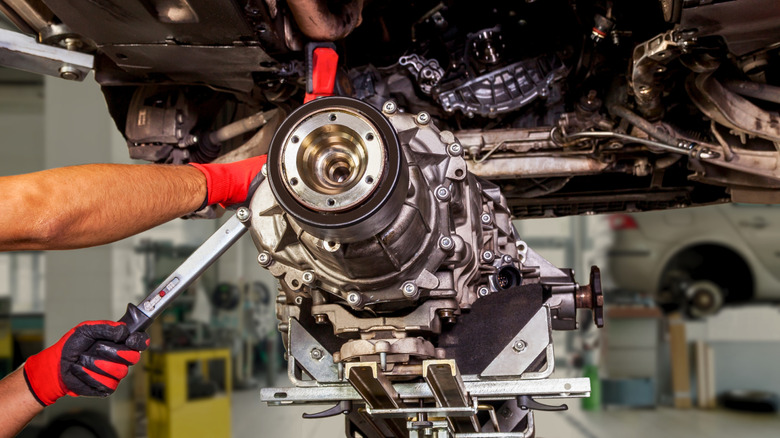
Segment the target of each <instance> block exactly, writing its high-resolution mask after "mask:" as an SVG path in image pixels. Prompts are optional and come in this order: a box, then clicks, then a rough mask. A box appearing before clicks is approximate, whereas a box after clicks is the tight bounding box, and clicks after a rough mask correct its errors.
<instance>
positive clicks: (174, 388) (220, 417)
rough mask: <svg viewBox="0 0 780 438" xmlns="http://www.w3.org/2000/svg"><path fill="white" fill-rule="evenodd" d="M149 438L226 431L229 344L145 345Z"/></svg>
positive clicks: (219, 434) (212, 434)
mask: <svg viewBox="0 0 780 438" xmlns="http://www.w3.org/2000/svg"><path fill="white" fill-rule="evenodd" d="M146 370H147V376H148V377H147V379H148V382H149V399H148V401H147V407H146V413H147V414H146V415H147V419H148V424H147V435H148V436H149V438H192V437H194V436H203V437H206V436H207V437H213V438H218V437H225V438H229V437H230V393H231V388H232V381H231V378H232V376H231V373H230V370H231V363H230V350H229V349H227V348H219V349H192V350H174V351H150V352H149V353H148V355H147V367H146Z"/></svg>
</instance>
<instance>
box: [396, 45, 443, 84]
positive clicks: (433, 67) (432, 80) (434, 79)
mask: <svg viewBox="0 0 780 438" xmlns="http://www.w3.org/2000/svg"><path fill="white" fill-rule="evenodd" d="M398 63H399V64H400V65H402V66H405V67H406V68H408V69H409V72H410V73H411V74H412V76H414V79H415V80H416V81H417V85H419V86H420V91H422V92H423V93H425V94H431V89H432V88H433V87H435V86H436V85H438V84H439V81H441V78H442V76H444V69H442V68H441V66H440V65H439V61H437V60H435V59H430V60H429V59H425V58H422V57H420V56H419V55H417V54H414V53H413V54H411V55H408V56H402V57H401V58H400V59H399V60H398Z"/></svg>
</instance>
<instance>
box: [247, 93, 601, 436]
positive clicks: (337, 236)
mask: <svg viewBox="0 0 780 438" xmlns="http://www.w3.org/2000/svg"><path fill="white" fill-rule="evenodd" d="M382 108H383V111H382V112H380V111H379V110H377V109H375V108H374V107H372V106H370V105H367V104H365V103H363V102H361V101H358V100H355V99H348V98H340V97H329V98H320V99H317V100H315V101H313V102H311V103H309V104H306V105H304V106H302V107H300V108H299V109H298V110H296V111H294V112H293V113H292V114H291V115H290V116H289V117H288V118H287V120H285V121H284V122H283V123H282V125H281V126H280V128H279V130H278V131H277V133H276V135H275V136H274V139H273V141H272V143H271V148H270V151H269V158H268V162H267V164H266V169H265V172H266V174H267V175H268V179H267V180H266V182H264V183H263V184H261V185H260V187H259V188H258V190H257V192H256V194H255V196H254V197H253V198H252V201H251V203H250V205H249V208H250V209H251V211H252V217H251V226H250V231H251V234H252V237H253V240H254V242H255V245H256V246H257V248H258V251H259V252H260V256H259V258H258V262H259V263H260V265H261V266H262V267H264V268H266V269H268V270H269V271H270V272H271V273H272V274H273V275H274V276H275V277H277V278H278V279H279V282H280V286H281V288H280V294H279V296H278V297H277V317H278V318H279V329H280V331H281V332H282V334H283V335H284V343H285V347H286V349H287V357H288V365H289V368H288V373H289V376H290V378H291V379H292V381H293V382H294V383H295V384H296V385H297V386H298V387H300V388H301V389H310V390H311V391H313V392H307V393H301V394H300V395H299V396H291V394H296V393H295V392H294V391H292V390H291V391H287V390H286V389H270V390H269V391H270V394H271V396H270V398H269V399H267V400H266V401H268V402H270V403H277V402H280V399H279V398H278V394H281V393H284V394H286V395H285V396H284V397H283V398H284V399H285V403H287V402H289V401H292V402H300V403H303V402H306V403H311V402H315V401H325V400H329V401H334V402H337V405H336V406H335V407H334V408H333V409H332V410H329V411H327V415H331V414H334V413H336V414H341V413H346V415H347V417H348V426H347V427H348V431H349V430H357V431H359V432H360V434H361V435H362V436H366V437H390V436H415V433H418V432H416V431H417V429H416V427H417V426H416V425H415V424H412V423H415V421H417V420H415V418H420V416H421V415H430V416H431V417H433V416H438V417H442V419H443V422H441V423H440V424H439V425H438V426H431V427H435V428H439V429H441V431H442V433H444V432H447V433H461V432H471V433H475V432H478V431H480V430H483V426H484V427H488V426H486V425H483V423H484V422H485V421H484V420H483V419H481V416H480V413H479V411H480V410H481V409H485V408H484V407H483V408H480V407H479V406H480V405H482V404H483V402H484V403H494V404H496V403H497V404H496V406H492V405H491V406H492V407H491V408H490V409H496V408H498V407H500V404H501V403H500V402H498V400H502V399H504V400H505V398H502V397H506V395H503V396H502V397H496V396H495V394H493V395H491V394H488V393H484V394H482V395H480V391H483V389H478V388H481V387H480V386H479V385H490V384H491V382H496V381H495V379H509V380H508V381H511V382H518V384H520V385H521V387H522V383H521V382H523V381H525V380H527V379H545V378H547V377H549V376H550V374H551V373H552V371H553V369H554V358H553V356H552V335H551V330H553V329H573V328H575V327H576V323H575V320H574V316H575V312H576V309H577V308H589V309H593V311H594V315H595V314H596V313H597V312H599V311H600V309H601V306H603V301H602V300H601V298H600V285H599V280H598V271H594V273H593V274H592V275H593V277H594V278H595V280H592V281H591V285H590V286H580V285H579V284H577V283H576V281H575V280H574V278H573V275H572V273H571V271H567V270H560V269H558V268H556V267H554V266H553V265H551V264H550V263H549V262H547V261H546V260H544V259H543V258H541V257H540V256H539V255H538V254H537V253H535V252H534V251H533V250H532V249H530V248H528V246H527V245H526V244H525V242H523V241H522V240H520V239H519V236H518V235H517V232H516V231H515V229H514V227H513V226H512V223H511V220H510V219H511V215H510V213H509V210H508V208H507V204H506V200H505V199H504V198H503V196H502V195H501V192H500V190H499V189H498V188H497V187H496V186H495V185H493V184H491V183H489V182H488V181H486V180H483V179H481V178H478V177H476V176H474V175H473V174H472V173H471V172H469V171H468V169H467V165H466V161H465V159H464V149H463V147H462V146H461V144H460V143H459V141H458V139H457V138H456V137H455V135H453V133H452V132H450V131H446V130H444V131H443V130H439V129H438V128H437V127H436V125H435V124H434V123H433V122H432V121H431V120H430V116H429V115H428V114H427V113H418V114H409V113H404V112H401V111H400V110H399V108H398V106H397V105H396V104H395V103H394V102H387V103H386V104H385V105H383V107H382ZM599 315H600V314H599ZM596 319H597V320H598V321H599V322H600V323H603V321H602V320H601V319H600V316H599V317H596ZM475 333H479V334H480V336H478V337H475V335H474V334H475ZM575 380H576V379H575ZM414 381H417V382H419V383H421V384H422V386H421V385H418V386H416V387H415V389H413V390H412V391H411V393H405V394H404V395H401V393H400V392H399V391H405V390H406V391H408V389H402V388H404V387H403V386H398V385H402V384H403V382H414ZM505 381H507V380H502V382H505ZM551 384H553V385H554V383H551ZM577 384H579V385H581V384H580V383H577ZM471 385H477V386H473V387H472V386H471ZM569 386H570V387H571V384H569ZM469 388H473V389H472V390H471V392H470V390H469ZM584 388H586V387H584ZM350 389H351V390H354V391H356V393H357V394H358V395H359V397H358V398H357V399H353V398H352V396H350V395H349V394H350V393H349V391H348V390H350ZM334 391H335V392H334ZM265 393H266V392H264V394H265ZM586 393H587V389H586V390H584V391H582V392H580V393H577V392H569V393H568V396H583V395H585V394H586ZM335 394H340V395H335ZM534 395H536V394H534V393H533V392H526V393H517V394H511V395H510V397H511V398H513V399H515V398H517V397H520V396H525V397H532V396H534ZM560 395H563V394H560ZM317 397H322V399H321V400H318V399H317ZM405 397H406V399H407V400H405V399H404V398H405ZM410 397H414V398H416V399H418V400H420V401H421V403H417V404H412V403H409V401H408V398H410ZM334 399H335V400H334ZM529 403H530V402H529ZM364 405H365V407H362V406H364ZM362 409H364V410H365V412H366V414H367V415H363V414H360V412H361V410H362ZM322 415H325V413H323V414H322ZM404 417H406V419H405V420H404ZM486 424H490V426H489V427H493V428H495V430H496V432H501V431H505V432H512V431H516V432H519V431H523V430H525V431H527V430H529V428H530V429H531V430H532V429H533V420H532V417H531V416H527V417H526V416H525V415H523V416H522V421H521V419H518V421H517V423H515V424H513V425H512V426H511V427H509V429H500V426H495V425H493V424H492V423H491V422H489V421H488V423H486ZM504 427H507V426H504ZM351 436H353V435H351Z"/></svg>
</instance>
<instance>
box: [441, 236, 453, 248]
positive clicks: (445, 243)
mask: <svg viewBox="0 0 780 438" xmlns="http://www.w3.org/2000/svg"><path fill="white" fill-rule="evenodd" d="M454 247H455V242H454V241H453V240H452V238H451V237H447V236H444V237H442V238H441V239H439V248H441V249H443V250H445V251H449V250H451V249H452V248H454Z"/></svg>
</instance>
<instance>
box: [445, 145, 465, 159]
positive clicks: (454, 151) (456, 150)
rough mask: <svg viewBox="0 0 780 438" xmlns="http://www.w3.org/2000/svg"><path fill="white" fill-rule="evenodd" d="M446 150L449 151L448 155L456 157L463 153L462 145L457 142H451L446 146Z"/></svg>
mask: <svg viewBox="0 0 780 438" xmlns="http://www.w3.org/2000/svg"><path fill="white" fill-rule="evenodd" d="M447 152H449V154H450V155H452V156H455V157H457V156H458V155H460V154H462V153H463V147H462V146H461V145H460V144H459V143H453V144H451V145H449V147H447Z"/></svg>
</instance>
